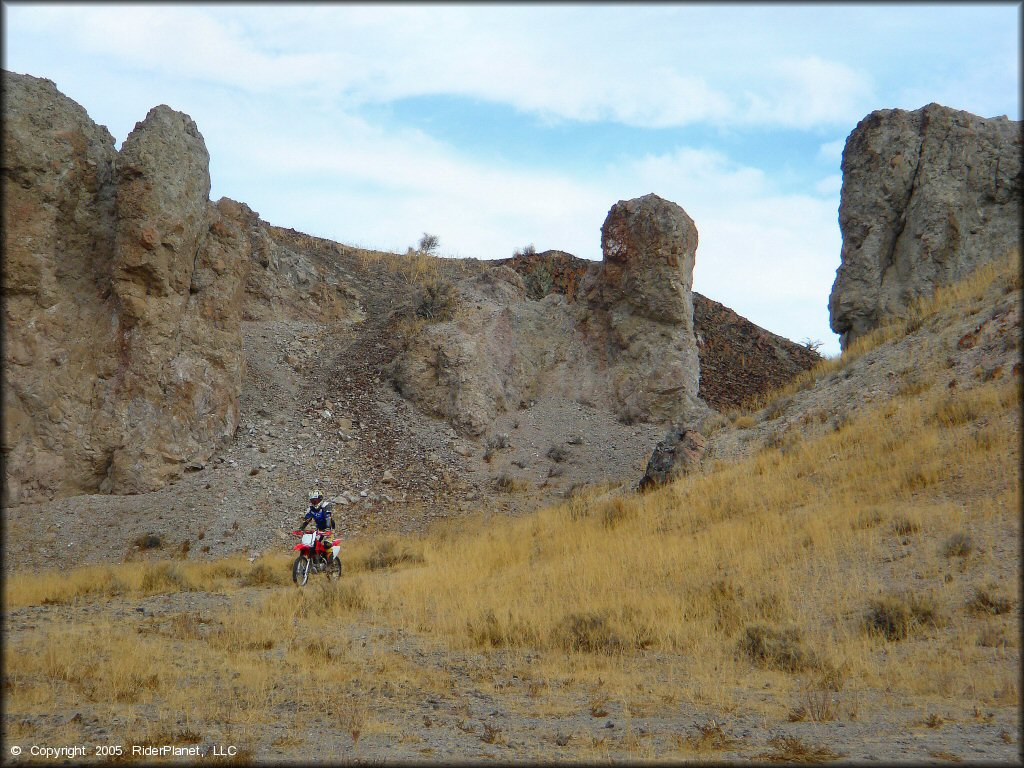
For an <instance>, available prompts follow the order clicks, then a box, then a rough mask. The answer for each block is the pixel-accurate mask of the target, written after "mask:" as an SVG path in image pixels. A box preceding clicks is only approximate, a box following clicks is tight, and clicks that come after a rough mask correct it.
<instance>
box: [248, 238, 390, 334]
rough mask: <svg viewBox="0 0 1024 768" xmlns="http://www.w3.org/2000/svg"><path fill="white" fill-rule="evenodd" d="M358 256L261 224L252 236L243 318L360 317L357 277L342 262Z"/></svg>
mask: <svg viewBox="0 0 1024 768" xmlns="http://www.w3.org/2000/svg"><path fill="white" fill-rule="evenodd" d="M357 252H360V251H359V249H356V248H351V247H348V246H345V245H342V244H341V243H335V242H333V241H331V240H324V239H322V238H318V237H313V236H311V235H306V234H303V233H302V232H297V231H296V230H294V229H285V228H282V227H275V226H273V225H271V224H268V223H267V222H264V221H260V223H259V226H258V227H256V228H255V229H254V230H253V236H252V257H253V261H254V264H253V268H252V269H251V270H250V271H249V276H248V279H247V282H246V287H245V292H246V300H245V305H244V308H243V313H244V319H245V320H271V319H284V318H289V319H296V320H307V321H308V320H319V321H325V320H328V321H329V320H350V319H361V318H362V316H363V304H364V301H363V298H364V297H363V295H362V294H361V292H360V291H359V290H358V287H357V286H358V283H359V279H358V277H357V276H355V275H353V274H351V273H349V272H348V271H347V270H346V269H345V268H344V267H343V266H342V263H341V262H342V260H343V259H346V258H351V257H352V256H353V255H354V254H356V253H357ZM362 253H364V254H366V253H371V254H372V253H373V252H367V251H362Z"/></svg>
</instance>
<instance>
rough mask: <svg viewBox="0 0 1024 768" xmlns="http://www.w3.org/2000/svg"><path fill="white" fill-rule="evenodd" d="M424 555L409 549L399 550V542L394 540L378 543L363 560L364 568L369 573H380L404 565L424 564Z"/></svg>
mask: <svg viewBox="0 0 1024 768" xmlns="http://www.w3.org/2000/svg"><path fill="white" fill-rule="evenodd" d="M422 562H424V559H423V555H421V554H420V553H418V552H413V551H411V550H410V549H409V548H408V547H402V548H401V549H399V546H398V542H396V541H395V540H394V539H392V538H386V539H382V540H381V541H379V542H377V544H376V545H375V546H374V548H373V550H372V551H371V552H370V554H368V555H367V556H366V557H365V558H364V560H363V568H365V569H366V570H368V571H379V570H382V569H384V568H393V567H394V566H396V565H401V564H403V563H422Z"/></svg>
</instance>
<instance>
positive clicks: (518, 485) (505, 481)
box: [494, 472, 526, 493]
mask: <svg viewBox="0 0 1024 768" xmlns="http://www.w3.org/2000/svg"><path fill="white" fill-rule="evenodd" d="M494 487H495V489H496V490H498V491H500V492H501V493H519V492H521V491H525V490H526V482H525V481H524V480H519V479H517V478H515V477H512V475H510V474H508V473H507V472H502V473H501V474H500V475H498V477H497V478H496V479H495V481H494Z"/></svg>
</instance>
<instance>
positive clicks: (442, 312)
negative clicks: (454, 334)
mask: <svg viewBox="0 0 1024 768" xmlns="http://www.w3.org/2000/svg"><path fill="white" fill-rule="evenodd" d="M417 298H418V301H417V306H416V317H422V318H423V319H425V320H430V321H434V322H440V321H444V320H451V319H452V318H453V317H454V316H455V310H456V309H457V307H458V302H459V293H458V291H457V290H456V289H455V286H454V285H452V284H451V283H450V282H448V281H447V280H444V279H443V278H437V279H432V280H429V281H428V282H427V283H426V284H425V285H423V287H422V288H421V289H420V291H419V292H418V297H417Z"/></svg>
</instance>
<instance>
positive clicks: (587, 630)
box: [553, 613, 623, 653]
mask: <svg viewBox="0 0 1024 768" xmlns="http://www.w3.org/2000/svg"><path fill="white" fill-rule="evenodd" d="M553 639H554V641H555V644H556V645H558V647H560V648H562V649H564V650H566V651H576V652H583V653H615V652H616V651H619V650H621V649H622V647H623V641H622V638H620V637H619V635H618V634H616V632H615V631H614V630H613V629H612V626H611V624H610V623H609V621H608V616H607V615H606V614H603V613H572V614H569V615H568V616H566V617H565V618H563V619H562V621H561V622H560V623H559V624H558V626H557V627H556V628H555V631H554V638H553Z"/></svg>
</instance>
